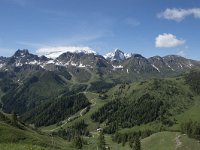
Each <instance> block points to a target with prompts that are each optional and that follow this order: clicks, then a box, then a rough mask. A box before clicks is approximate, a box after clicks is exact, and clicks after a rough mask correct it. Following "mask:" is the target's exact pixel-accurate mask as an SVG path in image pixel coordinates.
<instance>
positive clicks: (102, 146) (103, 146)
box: [97, 132, 106, 150]
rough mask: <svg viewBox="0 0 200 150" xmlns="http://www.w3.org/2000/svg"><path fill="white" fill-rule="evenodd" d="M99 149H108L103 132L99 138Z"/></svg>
mask: <svg viewBox="0 0 200 150" xmlns="http://www.w3.org/2000/svg"><path fill="white" fill-rule="evenodd" d="M97 146H98V149H99V150H105V149H106V142H105V137H104V134H103V132H100V134H99V138H98V144H97Z"/></svg>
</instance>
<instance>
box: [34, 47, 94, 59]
mask: <svg viewBox="0 0 200 150" xmlns="http://www.w3.org/2000/svg"><path fill="white" fill-rule="evenodd" d="M66 52H72V53H81V52H84V53H87V54H89V53H94V54H96V52H95V51H93V50H92V48H90V47H74V46H65V47H64V46H60V47H46V48H40V49H38V50H37V51H36V53H37V54H38V55H40V56H41V55H45V56H46V57H49V58H53V59H54V58H56V57H58V56H60V55H61V54H63V53H66Z"/></svg>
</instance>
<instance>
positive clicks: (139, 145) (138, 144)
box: [133, 136, 141, 150]
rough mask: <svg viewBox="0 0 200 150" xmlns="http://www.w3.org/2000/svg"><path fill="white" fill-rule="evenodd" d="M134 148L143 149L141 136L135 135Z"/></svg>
mask: <svg viewBox="0 0 200 150" xmlns="http://www.w3.org/2000/svg"><path fill="white" fill-rule="evenodd" d="M133 149H134V150H141V143H140V137H139V136H136V137H135V144H134V146H133Z"/></svg>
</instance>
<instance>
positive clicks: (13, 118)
mask: <svg viewBox="0 0 200 150" xmlns="http://www.w3.org/2000/svg"><path fill="white" fill-rule="evenodd" d="M17 122H18V119H17V114H16V113H15V112H14V111H13V112H12V123H13V124H14V125H17Z"/></svg>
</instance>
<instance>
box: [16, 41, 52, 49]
mask: <svg viewBox="0 0 200 150" xmlns="http://www.w3.org/2000/svg"><path fill="white" fill-rule="evenodd" d="M15 43H16V44H18V45H21V46H28V47H33V48H40V47H47V46H50V45H48V44H44V43H39V42H38V43H37V42H35V43H34V42H27V41H17V42H15Z"/></svg>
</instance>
